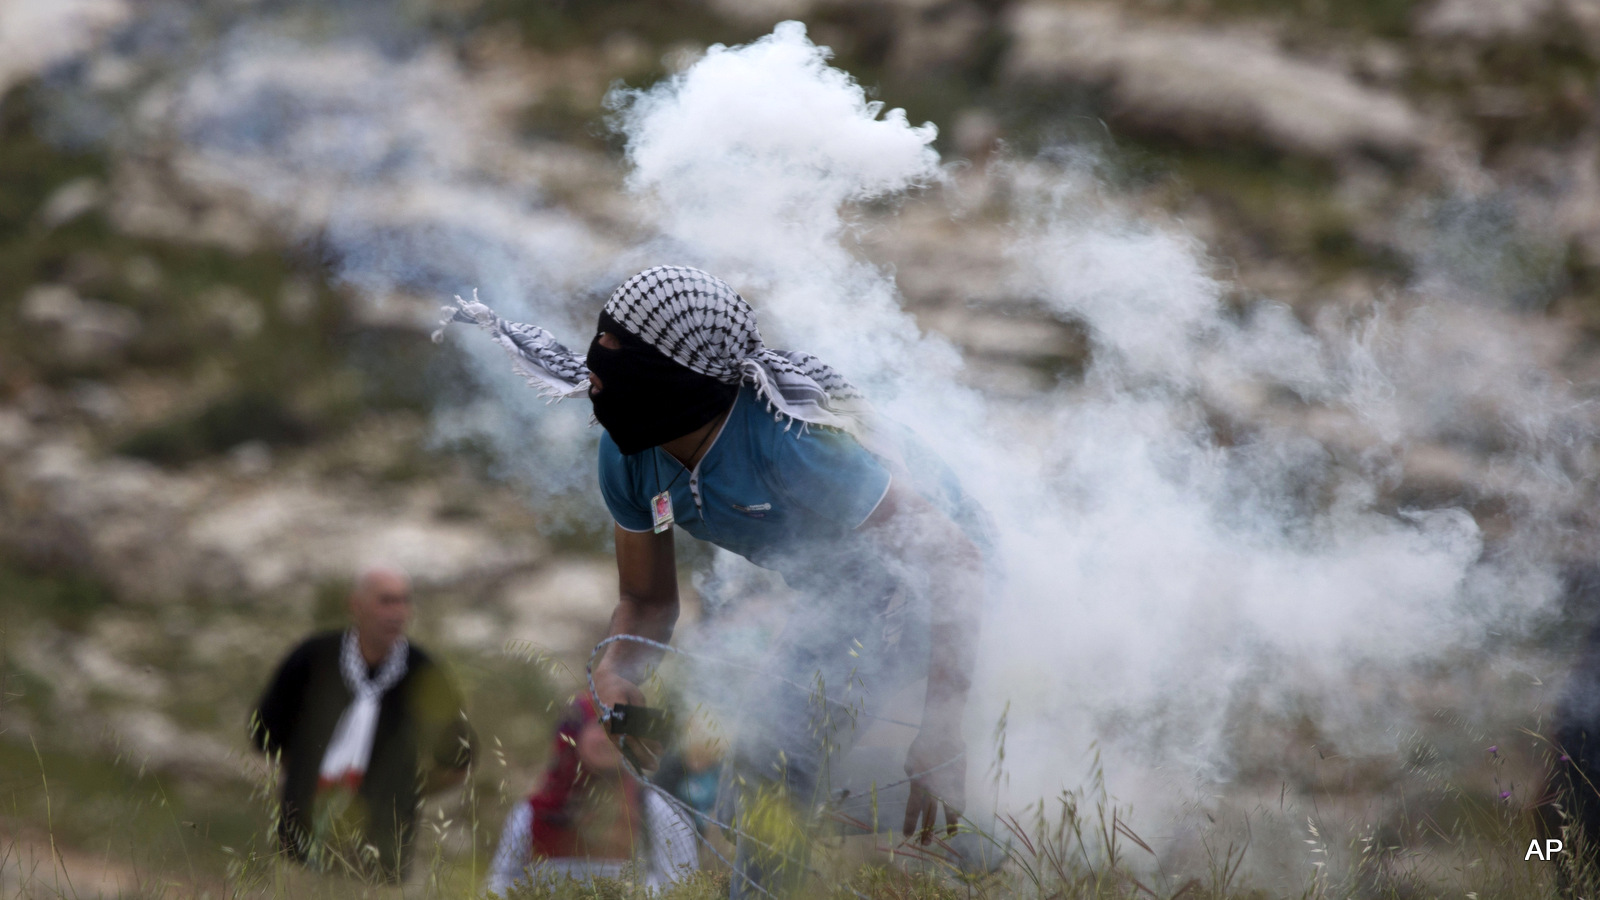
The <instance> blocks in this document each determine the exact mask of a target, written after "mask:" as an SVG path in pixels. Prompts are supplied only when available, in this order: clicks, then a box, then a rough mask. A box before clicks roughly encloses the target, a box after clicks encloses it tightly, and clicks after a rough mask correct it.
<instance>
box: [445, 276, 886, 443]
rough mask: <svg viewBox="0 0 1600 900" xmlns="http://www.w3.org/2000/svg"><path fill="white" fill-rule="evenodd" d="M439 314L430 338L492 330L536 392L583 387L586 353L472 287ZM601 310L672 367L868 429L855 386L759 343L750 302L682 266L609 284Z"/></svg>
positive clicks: (791, 411) (792, 413) (829, 422)
mask: <svg viewBox="0 0 1600 900" xmlns="http://www.w3.org/2000/svg"><path fill="white" fill-rule="evenodd" d="M444 312H445V314H446V318H445V319H444V321H443V322H441V323H440V329H439V331H436V332H434V335H433V338H434V340H435V341H439V340H442V339H443V332H444V326H446V325H448V324H450V323H451V322H469V323H471V324H474V325H477V326H479V327H481V328H483V329H484V330H485V331H488V332H489V333H490V334H491V335H493V336H494V339H495V341H496V342H497V343H499V344H500V346H501V347H503V348H504V349H505V350H506V352H507V353H509V354H510V355H511V360H512V369H513V370H514V371H515V372H516V373H517V374H518V375H521V376H523V377H524V378H526V379H528V384H529V385H530V386H533V387H537V388H539V389H540V393H541V394H542V395H543V396H546V397H550V398H552V399H554V400H559V399H561V398H564V397H581V396H584V395H585V394H587V393H588V390H589V369H588V367H587V366H586V365H585V364H584V358H583V357H582V356H579V355H578V354H576V353H573V352H572V351H571V350H568V349H567V348H566V347H565V346H563V345H562V344H561V343H560V342H559V341H557V340H556V339H555V337H554V336H552V335H551V334H550V332H548V331H545V330H544V329H543V328H540V327H538V326H536V325H524V324H521V323H518V322H508V321H506V320H505V319H502V318H500V317H499V316H497V315H495V312H494V310H492V309H490V308H489V307H488V306H485V305H484V304H482V303H480V302H478V295H477V292H476V291H474V292H473V295H472V299H471V300H463V299H461V298H460V297H456V304H455V305H454V306H447V307H445V308H444ZM605 312H606V313H607V314H608V315H610V316H611V318H613V319H615V320H616V321H617V322H619V323H620V324H622V325H623V326H624V327H626V328H627V329H628V330H630V331H632V332H633V333H634V335H636V336H638V337H639V338H641V339H642V340H644V341H645V342H647V343H649V344H650V345H651V346H653V347H655V348H656V349H658V350H660V351H661V352H662V353H664V354H666V355H667V356H668V357H670V358H671V359H673V360H674V361H676V362H677V363H679V364H680V365H683V366H686V367H687V368H689V369H691V370H693V371H695V372H699V373H700V374H702V375H708V376H710V377H712V378H715V379H717V380H718V381H721V382H723V383H724V384H749V385H751V386H752V387H754V388H755V389H756V393H757V395H758V396H760V397H761V398H762V399H763V400H765V401H766V402H767V408H768V409H769V410H770V411H772V412H774V413H775V414H776V415H778V416H780V417H782V416H787V417H788V418H789V419H790V420H791V422H800V423H801V427H805V426H806V425H825V426H829V427H833V428H842V429H845V430H847V431H849V432H851V433H852V434H855V435H857V436H858V437H864V436H865V435H866V433H867V432H868V431H869V430H870V422H869V408H868V405H867V402H866V398H865V397H864V396H863V395H862V394H861V392H860V391H858V390H856V388H855V387H854V386H853V385H851V384H850V382H848V381H846V380H845V379H844V377H843V376H841V375H840V374H839V373H838V372H836V371H834V369H833V368H832V367H830V366H829V365H827V364H826V363H824V362H822V361H821V360H819V359H817V358H816V357H815V356H812V355H811V354H809V353H801V352H798V351H793V350H773V349H771V348H769V347H767V346H766V344H764V343H763V342H762V340H761V332H760V330H758V328H757V327H756V316H755V311H754V310H752V309H751V308H750V304H749V303H747V302H745V299H744V298H743V297H741V296H739V293H738V292H737V291H735V290H734V289H733V288H732V287H729V286H728V284H727V283H726V282H724V281H723V280H722V279H720V278H717V277H716V276H714V275H711V274H709V273H707V272H703V271H701V270H699V269H694V268H690V267H688V266H656V267H654V268H650V269H645V270H644V271H643V272H640V273H639V274H637V275H635V276H633V277H632V278H629V279H628V280H627V281H625V282H623V284H622V286H621V287H619V288H617V290H616V291H615V292H614V293H613V294H612V295H611V299H609V300H607V301H606V305H605Z"/></svg>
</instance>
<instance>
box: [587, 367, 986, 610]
mask: <svg viewBox="0 0 1600 900" xmlns="http://www.w3.org/2000/svg"><path fill="white" fill-rule="evenodd" d="M893 436H894V437H895V439H896V440H898V441H899V442H900V443H901V444H902V455H903V456H904V458H905V460H904V461H905V464H906V470H905V472H904V473H903V474H904V476H905V477H908V478H910V480H911V487H912V488H913V489H915V490H917V492H918V493H920V494H922V495H923V496H924V497H925V498H927V499H928V500H929V501H930V502H931V503H933V504H934V505H935V506H936V507H937V508H940V509H942V510H944V512H945V513H946V514H947V515H950V516H951V517H952V518H953V519H954V520H955V521H956V523H957V524H958V525H960V526H961V527H962V528H963V529H964V530H965V531H966V532H967V534H968V535H969V536H970V537H972V538H973V539H974V540H975V541H977V542H978V543H979V546H980V547H982V546H985V544H986V543H987V542H985V541H983V540H981V535H980V534H978V533H977V532H978V531H980V530H981V521H980V520H981V514H980V513H978V511H977V508H976V505H975V504H973V503H972V502H971V501H970V500H969V499H968V498H967V497H966V496H965V494H964V493H963V492H962V491H961V488H960V484H959V483H958V482H957V480H956V478H955V475H954V473H953V472H951V471H950V469H949V468H948V467H947V466H945V465H944V463H943V462H942V461H940V460H939V459H938V458H937V457H936V456H934V455H933V453H932V452H931V451H930V450H928V449H927V448H926V447H925V446H924V445H922V444H921V442H920V441H916V440H915V439H914V438H913V437H912V436H911V434H910V432H909V431H905V430H903V429H899V430H896V431H895V432H894V435H893ZM890 480H891V476H890V472H889V469H888V468H887V467H886V466H885V465H884V463H883V462H881V461H879V459H878V458H877V457H875V456H873V455H872V454H871V453H869V452H868V451H867V450H866V449H865V448H863V447H862V446H861V445H860V444H859V443H857V441H856V440H855V438H853V437H851V436H850V435H848V434H846V433H844V432H841V431H838V430H835V429H829V428H815V427H813V428H808V429H806V430H805V432H804V433H802V432H801V429H800V427H799V425H798V424H791V423H790V422H789V420H788V419H785V418H782V417H778V416H776V415H774V414H773V413H769V412H767V409H766V404H765V403H763V402H762V401H761V399H760V398H759V397H758V396H757V395H756V393H755V389H754V388H751V387H750V386H748V385H746V386H743V387H741V388H740V389H739V395H738V397H737V398H736V399H735V400H734V404H733V408H732V410H730V411H729V413H728V419H727V422H726V423H724V425H723V426H722V430H721V432H720V433H718V435H717V436H716V438H715V439H714V440H713V441H712V443H711V446H710V447H708V448H706V452H705V454H704V455H703V456H702V457H701V459H700V463H699V465H697V466H696V467H695V469H694V471H692V472H691V471H688V470H686V469H685V468H684V467H683V465H682V464H680V463H679V462H678V461H677V460H676V459H674V458H673V457H672V455H671V454H669V453H667V452H666V451H665V450H662V449H661V448H660V447H654V448H651V449H649V450H646V451H644V452H642V453H636V454H634V455H632V456H623V455H622V453H621V452H620V451H619V450H617V445H616V444H615V443H614V442H613V441H612V440H611V436H610V435H604V436H602V437H601V439H600V491H601V493H602V494H603V495H604V496H605V501H606V506H607V507H608V508H609V509H610V510H611V515H612V517H613V518H615V519H616V521H617V524H618V525H619V526H621V527H622V528H624V529H626V530H628V531H635V532H646V531H651V530H652V528H653V526H654V518H653V517H652V516H651V513H650V500H651V498H652V497H654V496H655V495H656V494H659V493H660V492H661V491H663V490H667V489H668V486H669V485H670V490H671V495H672V515H673V518H674V519H675V520H676V524H677V525H678V526H679V527H681V528H682V529H683V530H685V531H687V532H689V534H691V535H693V536H694V537H697V538H699V539H700V540H703V541H706V542H709V543H712V544H716V545H717V546H719V547H722V548H723V549H725V550H729V551H732V552H734V553H737V554H739V555H740V556H743V557H744V558H745V559H748V560H750V561H751V562H752V563H755V564H756V565H758V566H761V567H763V568H767V569H772V570H775V571H777V572H779V573H780V574H782V575H783V577H784V580H785V581H787V582H788V583H789V585H790V586H791V587H793V588H795V589H796V590H801V591H807V590H811V591H833V590H837V589H838V588H839V587H840V586H841V585H844V584H848V585H849V587H850V588H851V592H852V593H855V592H857V591H861V590H867V591H878V590H889V589H892V587H890V585H892V579H890V578H889V577H888V573H887V572H886V571H885V570H884V567H883V565H882V564H881V563H880V562H878V561H877V560H876V559H875V557H874V554H873V553H872V552H871V548H869V547H868V546H867V542H866V541H865V540H864V539H863V538H862V537H861V536H860V535H859V534H858V533H857V532H856V529H857V528H858V527H860V525H861V524H862V523H863V522H865V521H866V520H867V518H868V517H870V516H871V515H872V512H873V510H875V509H877V508H878V504H879V503H880V502H881V501H882V500H883V497H884V495H885V494H887V493H888V491H889V483H890Z"/></svg>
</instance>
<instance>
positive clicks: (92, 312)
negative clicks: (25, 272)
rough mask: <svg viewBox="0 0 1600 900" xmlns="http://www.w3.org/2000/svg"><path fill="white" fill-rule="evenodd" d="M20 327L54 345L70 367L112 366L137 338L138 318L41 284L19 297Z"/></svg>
mask: <svg viewBox="0 0 1600 900" xmlns="http://www.w3.org/2000/svg"><path fill="white" fill-rule="evenodd" d="M21 313H22V321H23V324H24V325H27V326H33V327H35V328H37V329H39V330H40V331H41V332H42V334H41V336H42V337H47V338H48V339H50V340H53V341H54V342H55V346H56V349H57V351H58V352H59V353H60V355H61V357H62V359H63V360H64V361H65V362H67V363H69V364H72V365H86V364H90V363H102V364H103V363H115V362H117V361H118V360H119V358H120V357H121V355H122V352H123V351H124V350H126V349H127V347H128V344H129V343H131V342H132V341H133V340H134V338H136V337H138V336H139V331H140V323H139V315H138V314H137V313H135V312H134V311H133V310H131V309H128V308H127V307H123V306H115V305H113V304H110V303H105V302H102V301H99V300H87V299H84V298H82V297H79V296H78V294H77V293H76V292H75V291H73V290H72V288H70V287H67V286H65V285H59V284H41V285H35V286H33V287H31V288H29V289H28V292H27V293H26V294H24V295H23V296H22V308H21Z"/></svg>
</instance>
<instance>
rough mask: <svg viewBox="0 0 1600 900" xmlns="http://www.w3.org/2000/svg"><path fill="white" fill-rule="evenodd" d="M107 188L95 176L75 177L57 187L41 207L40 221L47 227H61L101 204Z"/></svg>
mask: <svg viewBox="0 0 1600 900" xmlns="http://www.w3.org/2000/svg"><path fill="white" fill-rule="evenodd" d="M104 199H105V188H104V187H103V186H102V185H101V184H100V182H99V181H98V180H96V179H94V178H74V179H72V180H71V181H69V182H67V183H66V184H63V185H62V186H60V187H58V188H56V189H55V191H54V192H52V193H51V194H50V196H49V197H48V198H47V199H46V200H45V201H44V206H42V207H40V208H39V222H40V223H41V224H43V225H44V226H45V227H46V228H59V227H61V226H62V225H65V224H67V223H68V222H71V221H72V220H73V219H76V218H77V217H79V216H81V215H83V214H84V213H86V212H88V211H89V210H91V209H94V208H95V207H97V206H99V205H100V203H101V202H102V201H103V200H104Z"/></svg>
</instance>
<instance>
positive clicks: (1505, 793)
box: [1500, 791, 1511, 800]
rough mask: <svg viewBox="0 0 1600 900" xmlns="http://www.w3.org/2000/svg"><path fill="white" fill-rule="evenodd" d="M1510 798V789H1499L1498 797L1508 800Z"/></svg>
mask: <svg viewBox="0 0 1600 900" xmlns="http://www.w3.org/2000/svg"><path fill="white" fill-rule="evenodd" d="M1510 798H1511V792H1510V791H1501V792H1500V799H1501V800H1509V799H1510Z"/></svg>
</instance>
